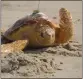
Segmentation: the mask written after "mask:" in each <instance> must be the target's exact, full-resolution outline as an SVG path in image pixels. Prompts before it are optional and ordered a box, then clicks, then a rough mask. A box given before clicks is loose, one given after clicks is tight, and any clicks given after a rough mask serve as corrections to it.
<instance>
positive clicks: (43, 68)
mask: <svg viewBox="0 0 83 79" xmlns="http://www.w3.org/2000/svg"><path fill="white" fill-rule="evenodd" d="M57 56H64V57H67V56H70V57H82V45H81V44H79V43H78V42H75V41H72V42H70V43H69V44H67V45H64V46H56V47H47V48H42V49H33V50H26V51H24V52H16V53H10V54H8V55H7V56H5V57H2V59H1V72H2V77H3V76H5V77H33V76H37V75H38V76H39V75H40V74H41V73H42V74H43V75H46V74H50V75H53V73H56V71H57V70H63V69H62V68H60V66H61V65H63V64H64V63H63V62H60V61H58V60H56V57H57ZM8 74H9V76H8Z"/></svg>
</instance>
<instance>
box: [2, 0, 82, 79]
mask: <svg viewBox="0 0 83 79" xmlns="http://www.w3.org/2000/svg"><path fill="white" fill-rule="evenodd" d="M37 4H38V1H16V2H15V1H2V28H1V29H4V30H7V29H8V28H9V27H11V25H12V24H13V23H14V22H15V21H16V20H18V19H19V18H22V17H24V16H26V15H28V14H30V13H31V12H32V11H33V10H34V9H36V8H37ZM61 7H65V8H67V9H68V10H69V11H70V12H71V13H72V16H73V23H74V25H75V27H74V38H73V40H74V41H73V42H71V43H70V44H71V45H70V46H69V45H68V46H64V47H62V46H57V47H48V48H43V49H34V50H27V51H25V52H16V53H13V54H9V55H7V56H6V57H4V58H3V57H2V62H1V65H2V67H1V70H2V74H1V77H2V78H4V77H5V78H17V77H21V78H22V77H27V78H34V77H35V78H82V2H81V1H41V3H40V10H41V11H42V12H43V13H45V14H47V15H48V16H49V17H57V19H58V18H59V17H58V11H59V9H60V8H61Z"/></svg>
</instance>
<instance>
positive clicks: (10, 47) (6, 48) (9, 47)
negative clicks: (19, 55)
mask: <svg viewBox="0 0 83 79" xmlns="http://www.w3.org/2000/svg"><path fill="white" fill-rule="evenodd" d="M28 43H29V41H28V40H17V41H14V42H12V43H7V44H2V45H1V56H2V57H3V56H6V55H8V54H9V53H15V52H18V51H19V52H20V51H22V50H23V49H24V48H25V47H26V46H27V45H28Z"/></svg>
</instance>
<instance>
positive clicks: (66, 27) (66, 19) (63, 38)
mask: <svg viewBox="0 0 83 79" xmlns="http://www.w3.org/2000/svg"><path fill="white" fill-rule="evenodd" d="M59 16H60V23H59V26H60V29H59V32H58V35H59V36H58V37H59V38H58V40H57V42H58V43H60V44H64V43H67V42H68V41H69V40H70V39H71V38H72V36H73V22H72V15H71V14H70V12H69V11H68V10H67V9H65V8H61V9H60V11H59Z"/></svg>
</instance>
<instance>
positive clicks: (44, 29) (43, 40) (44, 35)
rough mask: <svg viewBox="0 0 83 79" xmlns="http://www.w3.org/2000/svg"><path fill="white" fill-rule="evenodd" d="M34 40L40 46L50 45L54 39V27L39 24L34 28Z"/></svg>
mask: <svg viewBox="0 0 83 79" xmlns="http://www.w3.org/2000/svg"><path fill="white" fill-rule="evenodd" d="M36 35H37V36H36V40H37V43H38V44H40V45H41V46H49V45H52V44H53V43H54V41H55V29H53V28H51V27H50V26H48V25H40V26H38V27H37V28H36Z"/></svg>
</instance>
